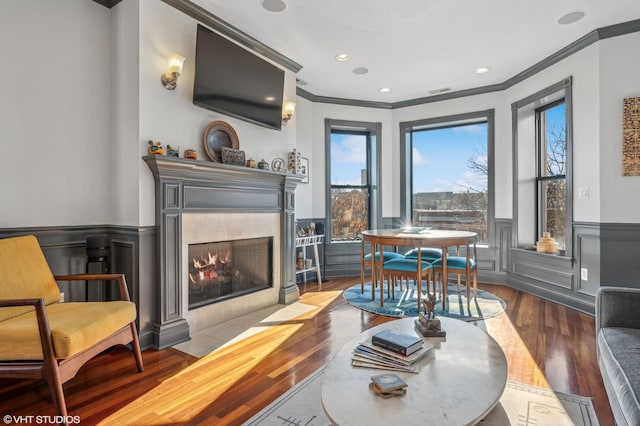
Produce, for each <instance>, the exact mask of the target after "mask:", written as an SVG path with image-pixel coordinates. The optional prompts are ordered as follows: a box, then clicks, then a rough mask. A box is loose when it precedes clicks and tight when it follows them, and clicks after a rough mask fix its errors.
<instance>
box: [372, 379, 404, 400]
mask: <svg viewBox="0 0 640 426" xmlns="http://www.w3.org/2000/svg"><path fill="white" fill-rule="evenodd" d="M369 389H371V390H372V391H374V392H375V393H376V395H378V396H380V397H382V398H385V399H387V398H391V397H393V396H400V395H404V394H406V393H407V388H402V389H397V390H393V391H391V392H382V391H381V390H380V389H379V388H378V387H377V386H376V384H375V383H373V382H372V383H369Z"/></svg>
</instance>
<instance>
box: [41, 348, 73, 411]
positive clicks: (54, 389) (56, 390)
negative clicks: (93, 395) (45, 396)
mask: <svg viewBox="0 0 640 426" xmlns="http://www.w3.org/2000/svg"><path fill="white" fill-rule="evenodd" d="M43 370H44V371H43V376H44V379H45V380H46V381H47V384H48V385H49V391H50V392H51V399H53V405H54V406H55V407H56V411H57V413H58V415H59V416H62V417H67V404H66V403H65V400H64V390H63V389H62V380H61V379H60V372H59V370H58V363H57V362H56V361H55V360H53V362H48V361H47V360H45V365H44V366H43Z"/></svg>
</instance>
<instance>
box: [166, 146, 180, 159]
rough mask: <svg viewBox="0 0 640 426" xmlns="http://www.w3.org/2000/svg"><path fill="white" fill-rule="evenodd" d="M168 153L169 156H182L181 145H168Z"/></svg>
mask: <svg viewBox="0 0 640 426" xmlns="http://www.w3.org/2000/svg"><path fill="white" fill-rule="evenodd" d="M167 155H168V156H169V157H180V147H178V149H173V148H171V145H167Z"/></svg>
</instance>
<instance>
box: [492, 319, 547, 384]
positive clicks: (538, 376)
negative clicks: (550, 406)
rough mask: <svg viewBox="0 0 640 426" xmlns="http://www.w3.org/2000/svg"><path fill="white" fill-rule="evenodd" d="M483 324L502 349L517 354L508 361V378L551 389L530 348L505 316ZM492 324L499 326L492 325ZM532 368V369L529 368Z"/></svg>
mask: <svg viewBox="0 0 640 426" xmlns="http://www.w3.org/2000/svg"><path fill="white" fill-rule="evenodd" d="M483 322H484V325H485V328H486V331H487V333H489V335H490V336H491V337H493V338H494V339H495V340H496V341H497V342H498V344H499V345H500V346H501V347H502V348H503V350H504V349H505V348H514V349H513V350H511V351H512V353H514V354H516V353H517V354H518V356H514V357H513V358H510V359H509V370H508V378H509V379H510V380H515V381H519V382H523V383H527V384H531V385H534V386H539V387H542V388H547V389H551V385H550V384H549V382H548V380H547V378H546V377H545V374H544V372H543V371H542V370H541V369H540V367H539V366H538V364H537V363H536V361H535V359H534V357H533V355H531V348H529V347H527V345H526V344H525V343H524V341H523V340H522V338H520V335H519V334H518V331H517V330H516V329H515V327H514V326H513V323H512V322H511V320H510V319H509V317H508V316H507V315H505V314H501V315H498V316H496V317H493V318H489V319H487V320H485V321H483ZM494 324H500V325H499V326H498V325H494ZM532 365H533V366H534V367H533V369H532V368H530V366H532Z"/></svg>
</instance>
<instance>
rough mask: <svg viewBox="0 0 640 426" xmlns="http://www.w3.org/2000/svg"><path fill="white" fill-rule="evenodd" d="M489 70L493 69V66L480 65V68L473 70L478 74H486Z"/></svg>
mask: <svg viewBox="0 0 640 426" xmlns="http://www.w3.org/2000/svg"><path fill="white" fill-rule="evenodd" d="M489 71H491V68H489V67H480V68H476V69H475V70H474V71H473V72H475V73H476V74H486V73H488V72H489Z"/></svg>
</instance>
